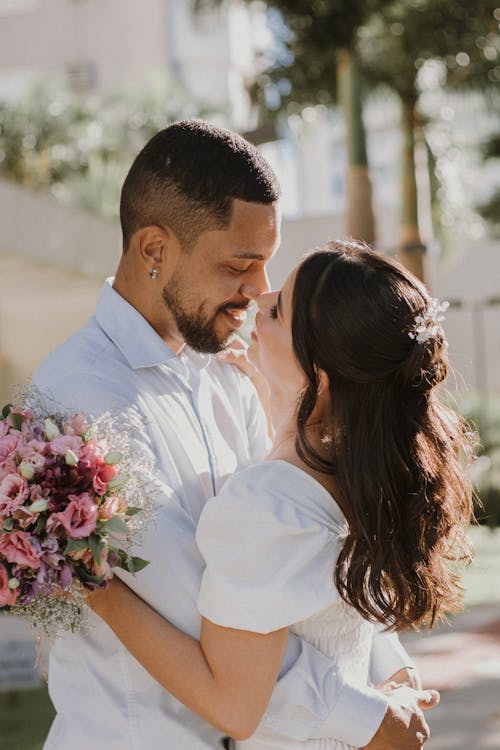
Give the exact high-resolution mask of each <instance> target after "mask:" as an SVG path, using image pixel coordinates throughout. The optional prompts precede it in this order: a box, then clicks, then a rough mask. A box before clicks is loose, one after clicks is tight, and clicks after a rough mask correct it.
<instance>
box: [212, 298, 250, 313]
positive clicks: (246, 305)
mask: <svg viewBox="0 0 500 750" xmlns="http://www.w3.org/2000/svg"><path fill="white" fill-rule="evenodd" d="M253 305H254V301H253V300H250V302H227V303H226V304H225V305H222V306H221V307H219V312H225V311H226V310H246V311H248V310H250V309H251V308H252V307H253Z"/></svg>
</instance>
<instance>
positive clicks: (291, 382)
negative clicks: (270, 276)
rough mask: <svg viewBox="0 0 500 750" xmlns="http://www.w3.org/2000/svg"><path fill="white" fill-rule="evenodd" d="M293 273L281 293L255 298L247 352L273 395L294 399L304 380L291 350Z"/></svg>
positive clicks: (266, 294) (294, 274)
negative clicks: (252, 325) (255, 309)
mask: <svg viewBox="0 0 500 750" xmlns="http://www.w3.org/2000/svg"><path fill="white" fill-rule="evenodd" d="M295 276H296V271H295V270H294V271H292V272H291V273H290V274H289V276H288V277H287V279H286V281H285V283H284V285H283V288H282V290H281V292H267V293H265V294H261V295H260V296H259V297H257V299H256V302H257V315H256V318H255V327H254V329H253V331H252V336H251V342H250V346H249V348H248V356H249V359H250V360H251V361H252V362H253V364H254V365H255V366H256V367H257V368H258V370H260V372H261V373H262V375H264V377H265V378H266V379H267V381H268V383H269V385H270V387H271V389H272V390H273V391H274V392H275V393H282V394H283V395H285V396H286V395H290V396H291V397H293V398H295V397H296V396H297V394H298V392H299V391H300V389H301V388H302V387H303V385H304V382H305V376H304V374H303V372H302V371H301V370H300V368H299V366H298V364H297V361H296V359H295V355H294V353H293V346H292V296H293V287H294V283H295Z"/></svg>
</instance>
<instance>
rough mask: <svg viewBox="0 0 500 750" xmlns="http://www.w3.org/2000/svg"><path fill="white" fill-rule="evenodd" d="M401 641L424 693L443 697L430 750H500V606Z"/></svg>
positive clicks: (430, 716)
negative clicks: (432, 691)
mask: <svg viewBox="0 0 500 750" xmlns="http://www.w3.org/2000/svg"><path fill="white" fill-rule="evenodd" d="M498 590H499V591H500V572H499V579H498ZM497 593H498V592H497ZM401 640H402V641H403V643H404V644H405V647H406V648H407V650H408V651H409V653H410V654H411V656H412V657H413V658H414V660H415V662H416V664H417V667H418V669H419V671H420V675H421V677H422V684H423V687H426V688H435V689H436V690H439V692H440V693H441V701H440V704H439V705H438V706H437V707H436V708H435V709H433V710H431V711H429V712H428V713H427V714H426V718H427V721H428V723H429V726H430V729H431V738H430V740H429V741H428V742H427V744H426V745H425V750H492V748H496V749H497V750H500V601H498V602H496V603H492V604H486V605H481V606H477V607H473V608H471V609H469V610H467V611H465V612H464V613H462V614H460V615H457V616H456V617H454V618H453V620H452V621H451V622H450V623H449V624H443V625H440V626H439V627H437V628H435V629H434V630H433V631H431V632H430V633H426V634H419V633H408V634H404V635H403V636H402V639H401Z"/></svg>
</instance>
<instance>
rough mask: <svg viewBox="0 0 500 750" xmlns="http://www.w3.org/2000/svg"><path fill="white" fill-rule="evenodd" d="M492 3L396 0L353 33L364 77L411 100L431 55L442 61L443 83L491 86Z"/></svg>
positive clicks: (495, 44)
mask: <svg viewBox="0 0 500 750" xmlns="http://www.w3.org/2000/svg"><path fill="white" fill-rule="evenodd" d="M496 6H497V0H483V1H482V2H481V3H477V0H455V1H454V2H451V3H450V2H449V0H395V1H394V2H392V3H390V4H389V5H387V6H385V7H384V8H380V9H379V10H378V11H377V12H376V13H374V14H373V15H372V16H371V18H370V19H369V22H368V23H367V24H366V25H364V26H363V27H362V28H361V29H360V30H359V34H358V37H359V43H358V52H359V54H360V57H361V60H362V62H363V67H364V71H365V74H366V76H367V77H368V79H369V80H370V81H371V82H372V83H376V84H380V83H385V84H387V85H388V86H390V87H391V88H392V89H393V90H394V91H396V92H397V93H398V94H399V96H400V97H401V99H402V100H403V101H410V102H411V101H416V100H417V98H418V93H419V92H418V83H417V78H418V71H419V69H420V68H421V67H422V66H423V64H424V63H425V62H426V61H427V60H431V59H432V60H440V61H441V62H442V64H443V83H444V84H445V85H447V86H453V87H460V88H463V87H464V86H466V85H467V86H469V87H470V88H481V89H483V90H484V89H488V88H490V87H491V88H493V86H494V84H495V82H497V78H498V80H500V70H499V69H498V67H495V66H496V65H498V63H497V62H495V61H496V58H497V55H498V51H499V50H500V35H499V33H498V21H497V20H496V18H495V15H494V13H495V11H496ZM495 70H497V71H498V76H497V73H496V72H494V71H495Z"/></svg>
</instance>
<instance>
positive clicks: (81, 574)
mask: <svg viewBox="0 0 500 750" xmlns="http://www.w3.org/2000/svg"><path fill="white" fill-rule="evenodd" d="M74 570H75V573H76V575H77V577H78V578H79V579H80V581H82V583H85V581H88V582H89V583H96V584H97V585H99V584H101V583H103V581H104V576H103V575H102V576H93V575H91V574H90V573H89V572H88V570H85V568H84V567H83V565H75V566H74Z"/></svg>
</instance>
